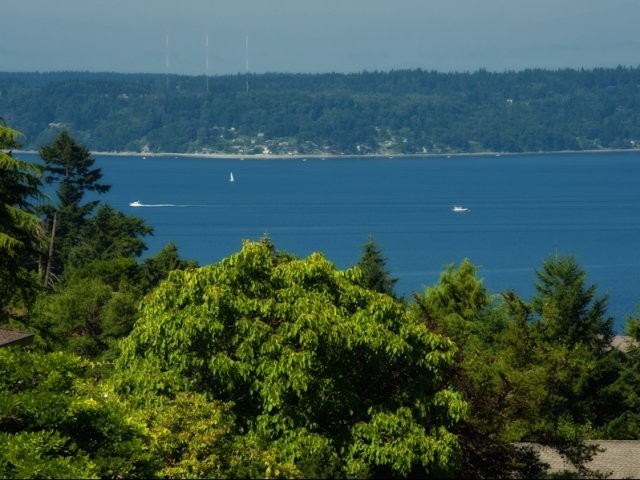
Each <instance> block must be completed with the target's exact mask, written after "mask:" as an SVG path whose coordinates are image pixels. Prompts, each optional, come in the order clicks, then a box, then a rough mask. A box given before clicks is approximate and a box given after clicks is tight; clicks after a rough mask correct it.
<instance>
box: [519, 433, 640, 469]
mask: <svg viewBox="0 0 640 480" xmlns="http://www.w3.org/2000/svg"><path fill="white" fill-rule="evenodd" d="M587 443H588V444H597V445H599V447H600V448H602V449H604V451H603V452H600V453H598V454H596V456H595V457H594V459H593V460H592V461H591V462H590V463H589V464H587V467H588V468H589V469H591V470H597V471H599V472H601V473H602V474H604V475H606V476H607V478H640V440H591V441H588V442H587ZM528 445H530V446H532V447H533V448H534V450H536V451H537V452H538V453H539V455H540V460H542V461H543V462H545V463H548V464H549V465H550V466H551V472H560V471H562V470H569V471H573V470H574V469H573V468H572V467H571V465H570V464H568V463H567V462H566V461H564V459H563V458H562V457H561V456H560V454H558V452H557V451H555V450H554V449H552V448H551V447H544V446H541V445H537V444H528Z"/></svg>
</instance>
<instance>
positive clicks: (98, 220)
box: [66, 205, 153, 268]
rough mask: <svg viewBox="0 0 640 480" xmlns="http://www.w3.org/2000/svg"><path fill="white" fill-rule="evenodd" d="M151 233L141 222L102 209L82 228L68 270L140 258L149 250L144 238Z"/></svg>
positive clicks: (137, 219)
mask: <svg viewBox="0 0 640 480" xmlns="http://www.w3.org/2000/svg"><path fill="white" fill-rule="evenodd" d="M152 231H153V228H152V227H150V226H148V225H145V224H144V221H143V220H142V219H141V218H137V217H128V216H126V215H125V214H123V213H122V212H119V211H116V210H114V209H113V208H112V207H110V206H109V205H102V206H101V207H100V208H99V209H98V211H97V212H96V214H95V216H93V217H91V218H89V219H87V221H86V223H85V225H84V226H83V228H82V230H81V232H80V238H81V239H82V241H81V243H80V244H79V245H77V246H74V247H73V248H71V249H70V250H69V252H68V254H67V257H68V264H67V265H66V268H70V267H78V266H81V265H83V264H88V263H91V262H93V261H95V260H113V259H116V258H127V257H138V256H140V255H141V254H142V252H144V250H146V249H147V246H146V245H145V243H144V241H143V240H142V239H141V237H143V236H146V235H150V234H151V233H152Z"/></svg>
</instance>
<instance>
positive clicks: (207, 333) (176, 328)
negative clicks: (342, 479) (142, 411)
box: [116, 242, 467, 477]
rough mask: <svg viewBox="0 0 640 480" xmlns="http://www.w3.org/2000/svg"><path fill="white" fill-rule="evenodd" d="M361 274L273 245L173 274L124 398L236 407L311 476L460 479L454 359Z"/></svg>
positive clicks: (442, 342) (147, 321)
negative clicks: (202, 400)
mask: <svg viewBox="0 0 640 480" xmlns="http://www.w3.org/2000/svg"><path fill="white" fill-rule="evenodd" d="M361 275H362V272H361V271H360V270H359V269H357V268H356V269H353V270H347V271H344V272H341V271H338V270H336V268H335V267H334V266H333V265H332V264H331V263H330V262H328V261H327V260H326V259H325V258H324V257H323V256H322V255H320V254H318V253H315V254H312V255H311V256H310V257H308V258H306V259H291V258H288V257H282V256H278V255H276V254H274V251H273V249H272V248H270V245H268V244H267V243H265V242H245V243H244V245H243V248H242V250H241V251H240V252H239V253H237V254H234V255H232V256H231V257H229V258H227V259H225V260H223V261H222V262H220V263H219V264H217V265H210V266H207V267H202V268H200V269H197V270H190V271H176V272H172V273H171V274H170V275H169V278H168V279H167V280H166V281H165V282H163V283H162V284H160V286H159V287H158V288H157V289H156V290H155V291H154V292H153V294H152V295H151V296H149V297H148V298H147V299H146V300H145V302H144V304H143V306H142V310H141V317H140V319H139V320H138V322H137V323H136V326H135V328H134V330H133V331H132V332H131V334H130V335H129V337H128V338H127V339H126V340H124V342H123V346H122V356H121V357H120V358H119V359H118V362H117V364H116V365H117V370H118V371H119V372H120V373H119V374H118V375H117V378H118V379H119V380H118V388H119V391H121V392H127V394H128V395H131V396H133V397H134V398H140V399H141V401H142V402H148V401H149V398H152V397H150V394H156V395H161V396H168V397H169V398H171V397H172V396H174V395H177V394H179V393H180V392H185V391H192V392H197V393H200V394H203V395H205V396H207V397H209V398H213V399H216V400H219V401H223V402H231V403H232V404H233V406H232V407H231V412H232V413H233V415H234V417H235V423H234V426H233V431H234V433H235V435H241V436H242V437H244V439H245V440H244V441H249V442H257V444H258V445H266V446H267V447H268V448H270V449H273V452H275V454H276V460H277V462H278V463H279V464H280V465H293V466H295V468H296V469H298V470H299V472H300V473H301V474H302V475H303V476H312V477H316V476H335V475H338V476H344V475H349V476H369V475H374V476H375V475H394V476H407V475H410V474H418V473H420V472H421V473H422V474H423V475H425V474H431V475H435V474H442V473H444V472H447V471H450V470H451V469H452V467H453V466H454V465H455V461H456V458H457V450H458V444H457V442H456V439H455V436H453V435H452V434H451V432H450V429H451V427H452V426H453V425H455V424H456V423H457V421H459V420H460V419H461V418H462V417H463V416H464V415H465V412H466V410H467V405H466V403H465V402H464V401H462V400H461V398H460V396H459V395H458V393H457V392H456V391H455V389H452V388H451V386H450V385H448V384H447V382H445V381H443V378H444V377H443V376H442V372H443V371H445V370H446V369H447V368H448V367H449V366H450V365H451V361H452V360H453V355H454V351H455V349H454V348H453V345H452V343H451V342H450V341H448V340H446V339H444V338H441V337H439V336H438V335H435V334H433V333H432V332H430V331H429V330H428V329H427V328H426V326H425V325H423V324H420V323H419V322H416V321H415V320H414V319H413V318H411V317H410V316H408V315H406V313H405V310H404V308H403V306H402V304H401V303H399V302H397V301H396V300H394V299H393V298H392V297H389V296H387V295H384V294H380V293H376V292H374V291H371V290H367V289H365V288H363V287H361V286H359V281H358V280H359V277H360V276H361ZM391 439H393V440H391ZM311 452H315V453H311ZM265 468H266V466H265ZM263 474H266V472H263Z"/></svg>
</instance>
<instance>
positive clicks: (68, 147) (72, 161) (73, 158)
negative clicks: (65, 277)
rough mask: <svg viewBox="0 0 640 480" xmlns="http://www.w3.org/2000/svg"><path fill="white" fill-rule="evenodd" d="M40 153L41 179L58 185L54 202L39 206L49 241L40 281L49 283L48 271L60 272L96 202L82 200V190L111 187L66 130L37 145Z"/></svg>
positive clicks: (102, 190) (99, 189) (78, 241)
mask: <svg viewBox="0 0 640 480" xmlns="http://www.w3.org/2000/svg"><path fill="white" fill-rule="evenodd" d="M40 157H41V158H42V160H43V161H44V164H45V167H44V170H45V177H44V180H45V182H47V183H49V184H51V183H56V184H57V185H58V188H57V190H56V197H57V202H56V204H55V205H45V206H44V207H43V211H44V214H45V218H46V220H47V222H48V224H49V244H50V248H49V256H48V261H47V271H46V273H45V280H44V282H45V285H49V284H50V283H51V273H56V274H59V273H61V272H62V270H63V269H64V265H66V264H67V261H68V256H69V254H70V251H71V249H72V248H74V247H76V246H78V245H80V243H81V239H82V229H83V227H84V226H85V224H86V221H87V217H88V216H89V215H90V214H91V213H92V212H93V210H94V209H95V207H96V206H97V205H98V203H99V201H98V200H92V201H89V202H86V203H83V197H84V195H85V193H87V192H91V191H92V192H96V193H105V192H107V191H108V190H109V189H110V188H111V187H110V186H109V185H104V184H102V183H100V179H101V178H102V171H101V170H100V169H99V168H93V164H94V159H93V158H92V157H91V154H90V152H89V150H88V149H87V148H86V147H84V146H82V145H79V144H77V143H76V142H75V140H73V139H72V138H71V137H70V136H69V133H68V132H67V131H66V130H63V131H62V132H60V134H59V135H58V136H57V137H56V138H55V139H54V140H53V142H52V143H51V144H50V145H45V146H43V147H41V148H40Z"/></svg>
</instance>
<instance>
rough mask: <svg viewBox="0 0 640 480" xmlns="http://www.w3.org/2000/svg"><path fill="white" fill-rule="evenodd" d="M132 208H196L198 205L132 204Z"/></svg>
mask: <svg viewBox="0 0 640 480" xmlns="http://www.w3.org/2000/svg"><path fill="white" fill-rule="evenodd" d="M129 206H130V207H196V206H197V205H178V204H175V203H141V202H137V201H136V202H131V203H130V204H129Z"/></svg>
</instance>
